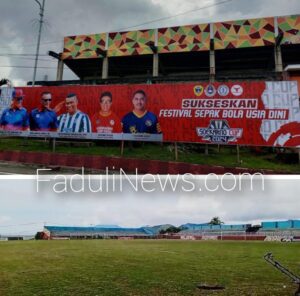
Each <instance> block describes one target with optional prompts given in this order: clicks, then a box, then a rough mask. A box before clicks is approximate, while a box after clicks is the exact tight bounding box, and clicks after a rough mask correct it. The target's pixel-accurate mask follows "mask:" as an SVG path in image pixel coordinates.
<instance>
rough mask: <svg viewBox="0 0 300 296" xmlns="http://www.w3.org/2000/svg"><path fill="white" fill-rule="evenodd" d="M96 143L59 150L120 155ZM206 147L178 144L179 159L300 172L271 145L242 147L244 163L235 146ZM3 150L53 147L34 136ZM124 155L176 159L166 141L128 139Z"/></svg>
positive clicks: (3, 142)
mask: <svg viewBox="0 0 300 296" xmlns="http://www.w3.org/2000/svg"><path fill="white" fill-rule="evenodd" d="M96 144H97V145H94V146H92V147H74V146H70V145H67V146H66V145H57V147H56V152H58V153H72V154H81V155H103V156H117V157H121V155H120V143H118V142H105V141H98V142H97V143H96ZM204 149H205V146H204V145H200V144H198V145H197V144H191V145H188V144H178V161H180V162H187V163H194V164H205V165H217V166H224V167H236V166H241V167H244V168H253V169H270V170H275V171H276V170H277V171H281V172H287V173H300V165H299V163H298V157H297V155H296V157H295V160H294V161H293V163H285V162H284V161H282V160H280V157H279V155H278V154H276V153H274V151H272V148H261V149H260V151H258V152H257V151H256V152H255V151H254V150H253V149H250V148H248V147H240V160H241V161H242V163H238V162H237V152H236V147H235V146H225V147H224V146H223V147H221V149H220V151H219V150H218V147H217V146H216V145H210V146H209V154H208V155H205V153H204ZM0 150H20V151H42V152H51V147H49V143H48V142H43V141H36V140H32V139H28V140H23V139H6V138H2V139H1V138H0ZM123 157H127V158H142V159H155V160H163V161H174V157H175V153H174V146H173V145H172V144H168V143H164V144H163V145H160V144H153V143H144V144H142V145H136V146H135V147H129V144H128V143H126V144H125V149H124V155H123Z"/></svg>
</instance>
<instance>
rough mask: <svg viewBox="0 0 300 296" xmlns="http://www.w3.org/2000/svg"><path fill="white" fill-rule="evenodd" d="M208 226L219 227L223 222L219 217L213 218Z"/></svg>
mask: <svg viewBox="0 0 300 296" xmlns="http://www.w3.org/2000/svg"><path fill="white" fill-rule="evenodd" d="M208 224H210V225H221V224H224V222H223V221H221V219H220V218H219V217H213V218H212V219H211V220H210V222H209V223H208Z"/></svg>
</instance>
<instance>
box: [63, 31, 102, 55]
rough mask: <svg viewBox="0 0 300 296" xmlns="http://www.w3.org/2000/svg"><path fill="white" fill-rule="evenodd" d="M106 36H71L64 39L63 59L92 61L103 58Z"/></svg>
mask: <svg viewBox="0 0 300 296" xmlns="http://www.w3.org/2000/svg"><path fill="white" fill-rule="evenodd" d="M105 37H106V34H105V33H102V34H93V35H78V36H69V37H65V39H64V51H63V56H62V58H63V59H91V58H98V57H99V56H100V57H101V56H102V55H101V51H103V50H105Z"/></svg>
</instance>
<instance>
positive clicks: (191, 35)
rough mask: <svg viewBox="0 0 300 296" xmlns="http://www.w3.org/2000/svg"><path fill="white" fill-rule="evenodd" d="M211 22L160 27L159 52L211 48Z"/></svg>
mask: <svg viewBox="0 0 300 296" xmlns="http://www.w3.org/2000/svg"><path fill="white" fill-rule="evenodd" d="M209 44H210V26H209V24H203V25H191V26H182V27H171V28H161V29H158V44H157V46H158V52H159V53H169V52H183V51H200V50H209Z"/></svg>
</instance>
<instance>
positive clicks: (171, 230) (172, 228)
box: [159, 226, 182, 234]
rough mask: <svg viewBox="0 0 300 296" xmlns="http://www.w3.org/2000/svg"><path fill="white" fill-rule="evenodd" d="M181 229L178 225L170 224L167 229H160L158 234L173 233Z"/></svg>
mask: <svg viewBox="0 0 300 296" xmlns="http://www.w3.org/2000/svg"><path fill="white" fill-rule="evenodd" d="M181 230H182V229H181V228H180V227H175V226H170V227H169V228H167V229H165V230H164V229H162V230H161V231H160V232H159V234H166V233H168V234H174V233H178V232H179V231H181Z"/></svg>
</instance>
